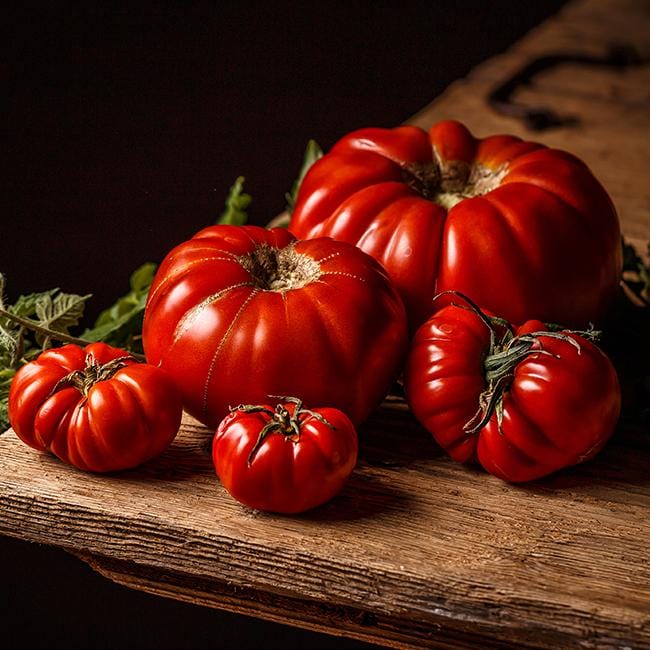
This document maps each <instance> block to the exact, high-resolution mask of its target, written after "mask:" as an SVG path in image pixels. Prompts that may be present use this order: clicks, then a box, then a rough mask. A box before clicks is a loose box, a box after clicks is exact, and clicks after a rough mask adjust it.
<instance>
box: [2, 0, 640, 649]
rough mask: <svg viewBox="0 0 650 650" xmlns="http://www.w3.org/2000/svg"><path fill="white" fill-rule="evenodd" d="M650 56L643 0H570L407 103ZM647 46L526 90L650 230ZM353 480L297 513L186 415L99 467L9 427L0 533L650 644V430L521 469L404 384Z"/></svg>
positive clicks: (454, 618) (420, 637)
mask: <svg viewBox="0 0 650 650" xmlns="http://www.w3.org/2000/svg"><path fill="white" fill-rule="evenodd" d="M610 35H611V36H612V37H615V38H617V39H625V41H626V42H628V43H631V44H633V45H635V46H636V47H637V49H638V50H639V51H640V53H641V54H642V55H643V56H646V57H649V56H650V18H649V16H648V3H647V2H644V1H643V0H638V1H633V0H602V1H593V2H578V3H575V4H570V5H568V6H567V7H566V8H565V10H563V11H562V12H561V14H560V15H559V16H558V17H557V18H554V19H552V20H550V21H548V22H547V23H544V24H543V25H541V26H540V27H539V28H537V29H536V30H534V31H533V32H532V33H530V34H529V35H528V36H527V37H526V38H525V39H524V40H522V41H521V42H520V43H519V44H517V45H516V47H514V48H513V49H512V50H511V51H509V52H507V53H505V54H503V55H502V56H498V57H496V58H494V59H492V60H490V61H488V62H486V63H485V64H484V65H481V66H480V67H479V68H478V69H476V70H475V71H474V72H473V73H472V74H471V75H470V76H469V77H468V78H466V79H463V80H460V81H458V82H457V83H455V84H454V85H452V86H451V87H450V88H449V89H448V90H447V91H446V92H445V93H444V94H443V95H442V96H441V97H440V98H438V99H437V100H436V101H435V102H433V103H432V104H431V105H430V106H428V107H426V108H425V109H424V110H423V111H422V112H420V113H419V114H418V115H416V116H415V117H414V118H413V119H412V120H410V122H412V123H414V124H418V125H420V126H423V127H427V126H429V125H430V124H432V123H433V122H434V121H436V120H439V119H445V118H456V119H460V120H462V121H464V122H466V123H467V124H468V126H469V127H470V128H471V129H472V130H473V131H474V132H475V133H476V134H477V135H479V136H481V135H487V134H490V133H495V132H512V133H516V134H518V135H522V136H525V137H528V138H530V137H531V134H530V133H529V132H527V131H526V130H525V127H524V126H523V125H522V124H520V123H519V122H518V121H516V120H514V119H512V118H508V117H503V116H500V115H498V114H496V113H495V112H493V111H491V110H489V109H488V108H487V107H486V104H485V96H486V94H487V93H488V92H489V91H490V90H491V89H492V88H493V87H494V86H495V84H497V83H499V82H500V81H502V80H503V79H504V78H506V77H508V76H509V75H510V74H511V73H512V72H514V71H515V70H516V69H518V68H519V67H520V66H521V65H522V64H523V63H524V62H526V61H528V60H529V59H530V58H531V57H536V56H540V55H542V54H547V53H549V52H555V51H558V50H579V51H586V52H590V53H595V54H601V53H602V51H603V50H604V48H605V46H606V43H607V41H608V39H609V38H610ZM649 89H650V66H647V65H646V66H637V67H634V68H630V69H629V70H625V71H611V70H606V69H603V68H580V69H576V68H575V67H573V66H570V65H569V66H564V67H561V68H558V69H555V70H552V71H549V72H547V73H545V74H543V75H542V76H540V77H539V78H536V79H535V82H534V84H533V85H531V86H530V87H529V88H526V89H524V90H522V91H521V92H520V93H519V94H518V96H517V99H518V100H521V101H523V102H526V103H543V104H549V103H550V104H552V105H553V106H554V108H556V109H557V110H559V111H560V112H566V113H572V114H575V115H577V116H579V118H580V122H579V123H578V124H577V125H573V126H569V127H565V128H558V129H555V130H549V131H546V132H543V133H541V134H538V135H533V136H532V137H534V138H535V139H539V140H541V141H543V142H545V143H547V144H549V145H551V146H559V147H562V148H566V149H569V150H571V151H572V152H574V153H576V154H577V155H578V156H580V157H582V158H583V159H584V160H585V161H586V162H587V163H588V164H589V165H590V166H591V168H592V169H593V171H594V172H595V173H596V175H597V176H598V177H599V178H600V179H601V181H602V182H603V183H604V185H605V186H606V187H607V189H608V190H609V192H610V193H611V194H612V196H613V198H614V201H615V203H616V205H617V207H618V209H619V212H620V217H621V222H622V227H623V230H624V233H625V235H626V237H627V238H628V239H630V240H631V241H632V242H633V243H635V244H636V245H637V246H639V247H642V246H643V245H644V243H645V241H647V240H648V239H650V190H649V187H650V183H648V178H649V177H650V147H649V146H648V145H649V144H650V135H649V133H650V108H649V107H650V102H649V100H650V90H649ZM361 435H362V452H361V459H360V463H359V466H358V467H357V469H356V470H355V472H354V474H353V476H352V478H351V480H350V481H349V483H348V485H347V487H346V488H345V490H344V492H343V493H342V494H341V495H340V496H339V497H338V498H336V499H335V500H334V501H332V502H331V503H330V504H328V505H326V506H324V507H322V508H320V509H318V510H316V511H313V512H311V513H308V514H306V515H303V516H300V517H282V516H273V515H267V514H261V513H256V512H253V511H250V510H248V509H246V508H244V507H242V506H240V505H238V504H237V503H236V502H234V501H233V500H232V499H230V498H229V497H228V495H227V494H226V493H225V491H224V490H223V488H222V487H221V486H220V484H219V483H218V481H217V479H216V477H215V475H214V471H213V469H212V465H211V461H210V456H209V445H210V441H211V440H210V432H209V431H208V430H206V429H204V428H203V427H202V426H200V425H198V424H197V423H196V422H194V421H192V420H191V419H189V418H186V419H185V420H184V423H183V426H182V429H181V432H180V434H179V436H178V438H177V440H176V441H175V443H174V444H173V445H172V447H171V448H170V449H169V450H168V451H167V452H166V453H165V454H163V456H161V457H160V458H158V459H157V460H154V461H152V462H150V463H148V464H146V465H145V466H143V467H142V468H139V469H137V470H133V471H128V472H123V473H120V474H115V475H110V476H94V475H89V474H85V473H82V472H80V471H77V470H75V469H73V468H70V467H67V466H64V465H63V464H61V463H60V462H58V461H57V460H56V459H54V458H52V457H49V456H47V455H44V454H39V453H36V452H34V451H33V450H31V449H29V448H27V447H26V446H24V445H23V444H22V443H21V442H20V441H19V440H18V439H17V437H16V436H15V434H14V433H13V432H12V431H9V432H7V433H5V434H4V435H2V436H1V437H0V533H1V534H3V535H8V536H12V537H18V538H20V539H24V540H30V541H36V542H41V543H45V544H49V545H54V546H57V547H61V548H64V549H66V550H68V551H70V552H71V553H74V554H75V555H77V556H79V557H80V558H82V559H83V560H85V561H86V562H88V563H89V564H90V565H91V566H92V567H93V568H95V569H96V570H97V571H99V572H100V573H102V574H104V575H105V576H107V577H108V578H110V579H112V580H114V581H116V582H118V583H121V584H124V585H127V586H129V587H133V588H135V589H140V590H144V591H148V592H151V593H154V594H159V595H162V596H168V597H171V598H175V599H179V600H184V601H189V602H193V603H198V604H201V605H205V606H209V607H215V608H221V609H226V610H230V611H234V612H243V613H246V614H250V615H253V616H258V617H262V618H266V619H269V620H273V621H279V622H282V623H287V624H292V625H297V626H302V627H306V628H311V629H314V630H320V631H323V632H328V633H330V634H335V635H342V636H349V637H354V638H358V639H364V640H369V641H374V642H376V643H379V644H383V645H386V646H392V647H450V648H451V647H453V648H458V647H465V646H468V647H482V648H491V647H505V646H509V645H510V646H512V645H514V646H517V647H569V646H581V647H617V648H625V647H629V648H642V647H650V565H649V552H650V551H649V549H650V524H649V520H650V470H649V468H650V449H649V445H648V437H647V432H644V431H641V430H637V429H635V428H634V427H629V426H626V425H623V424H622V425H621V426H620V427H619V430H618V431H617V433H616V436H615V438H614V439H613V440H612V442H611V443H610V444H609V445H608V447H607V448H606V449H605V450H604V451H603V453H602V454H601V455H600V456H599V457H598V458H597V459H596V460H595V461H594V462H591V463H589V464H586V465H584V466H581V467H579V468H575V469H572V470H570V471H566V472H562V473H559V474H557V475H555V476H553V477H550V478H547V479H545V480H541V481H537V482H535V483H534V484H531V485H527V486H520V487H516V486H510V485H507V484H505V483H502V482H501V481H499V480H497V479H495V478H493V477H491V476H489V475H486V474H484V473H482V472H480V471H478V470H476V469H471V468H467V467H463V466H460V465H457V464H455V463H453V462H451V461H450V460H449V459H448V458H446V457H445V456H444V455H443V454H442V453H441V452H440V450H439V449H438V448H437V447H436V445H435V444H434V443H433V441H432V440H431V438H430V436H429V435H428V434H427V433H426V432H424V431H423V430H422V429H421V428H420V427H419V426H418V425H417V423H416V422H415V421H414V419H413V418H412V416H411V415H410V414H409V413H408V412H407V411H406V409H405V408H404V406H403V405H402V404H400V403H399V402H386V403H385V404H384V405H383V406H382V408H381V409H380V410H379V411H378V412H377V413H376V414H375V415H374V416H373V417H372V419H371V420H370V421H369V422H368V423H367V425H366V426H364V428H363V430H362V432H361Z"/></svg>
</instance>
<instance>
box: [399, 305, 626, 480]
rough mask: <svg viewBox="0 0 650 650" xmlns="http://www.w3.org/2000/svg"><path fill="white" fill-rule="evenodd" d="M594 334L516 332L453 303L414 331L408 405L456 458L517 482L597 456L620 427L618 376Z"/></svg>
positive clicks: (526, 327) (534, 327)
mask: <svg viewBox="0 0 650 650" xmlns="http://www.w3.org/2000/svg"><path fill="white" fill-rule="evenodd" d="M591 337H592V333H591V332H575V331H570V330H562V331H552V330H549V329H548V327H547V326H546V325H544V324H543V323H541V322H540V321H528V322H526V323H524V324H523V325H522V326H520V327H511V326H507V325H506V324H505V321H503V320H501V319H494V318H490V317H489V316H487V315H486V314H485V313H484V312H482V311H480V310H478V309H477V308H474V307H472V308H467V306H465V305H462V306H461V305H457V304H450V305H447V306H445V307H443V308H442V309H441V310H440V311H438V312H436V313H435V314H434V315H433V316H432V317H431V318H430V319H429V320H427V322H426V323H424V324H423V325H422V326H421V327H420V328H419V329H418V331H417V332H416V334H415V337H414V341H413V346H412V349H411V352H410V354H409V358H408V361H407V364H406V370H405V374H404V379H405V389H406V395H407V400H408V403H409V406H410V408H411V410H412V412H413V413H414V415H415V416H416V418H417V419H418V420H419V421H420V422H421V424H422V425H423V426H424V427H425V428H426V429H428V430H429V431H430V432H431V433H432V434H433V437H434V438H435V439H436V441H437V442H438V443H439V444H440V446H441V447H442V448H443V449H445V450H446V451H447V452H448V453H449V455H450V456H451V457H452V458H454V459H455V460H458V461H461V462H467V461H478V462H479V463H480V464H481V465H482V466H483V467H484V468H485V469H486V470H488V471H489V472H491V473H492V474H494V475H496V476H498V477H499V478H502V479H504V480H506V481H510V482H520V481H528V480H532V479H535V478H539V477H541V476H545V475H547V474H550V473H552V472H554V471H556V470H559V469H561V468H563V467H568V466H570V465H575V464H576V463H579V462H581V461H584V460H588V459H590V458H592V457H593V456H595V455H596V454H597V453H598V451H599V450H600V449H601V448H602V447H603V445H604V444H605V442H606V441H607V440H608V438H609V437H610V436H611V434H612V433H613V431H614V428H615V426H616V423H617V420H618V416H619V412H620V406H621V395H620V389H619V384H618V378H617V375H616V371H615V369H614V367H613V365H612V363H611V362H610V360H609V359H608V358H607V356H606V355H605V354H604V353H603V352H602V351H601V350H600V348H599V347H597V346H596V345H595V344H594V343H593V342H592V340H590V339H591Z"/></svg>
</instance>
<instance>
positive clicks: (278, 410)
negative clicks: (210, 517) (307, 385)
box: [212, 397, 358, 514]
mask: <svg viewBox="0 0 650 650" xmlns="http://www.w3.org/2000/svg"><path fill="white" fill-rule="evenodd" d="M278 399H280V400H281V401H280V402H279V403H278V405H277V406H276V407H275V408H274V407H272V406H270V405H268V404H264V405H259V406H258V405H240V406H238V407H237V408H234V409H232V410H231V412H230V414H229V415H227V416H226V417H225V418H224V419H223V420H222V422H221V424H220V425H219V428H218V429H217V432H216V434H215V437H214V441H213V445H212V459H213V461H214V467H215V470H216V472H217V476H218V477H219V479H220V480H221V483H222V484H223V486H224V487H225V488H226V490H227V491H228V492H229V493H230V495H231V496H232V497H233V498H235V499H237V501H239V502H240V503H243V504H244V505H246V506H249V507H250V508H255V509H256V510H265V511H268V512H280V513H286V514H289V513H298V512H304V511H305V510H309V509H310V508H314V507H316V506H318V505H321V504H322V503H325V502H326V501H329V500H330V499H331V498H332V497H334V496H335V495H336V494H338V492H340V490H341V488H342V487H343V484H344V483H345V481H346V480H347V478H348V476H349V475H350V474H351V472H352V470H353V469H354V466H355V464H356V462H357V452H358V442H357V433H356V430H355V428H354V425H353V424H352V422H351V421H350V419H349V418H348V417H347V415H345V413H343V412H342V411H340V410H338V409H335V408H317V409H314V410H309V409H306V408H303V406H302V402H301V401H300V400H299V399H296V398H293V397H281V398H278Z"/></svg>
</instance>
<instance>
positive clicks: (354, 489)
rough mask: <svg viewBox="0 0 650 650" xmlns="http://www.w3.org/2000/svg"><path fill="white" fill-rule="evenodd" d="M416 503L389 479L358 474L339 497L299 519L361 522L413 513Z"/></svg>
mask: <svg viewBox="0 0 650 650" xmlns="http://www.w3.org/2000/svg"><path fill="white" fill-rule="evenodd" d="M414 502H415V497H414V496H413V495H412V494H409V492H407V491H405V490H402V489H400V488H399V487H396V486H395V485H392V484H390V482H389V481H388V480H387V478H386V477H385V476H375V475H373V474H369V473H366V472H365V471H355V472H353V474H352V476H350V478H349V479H348V481H347V483H346V485H345V487H344V488H343V490H342V491H341V492H340V493H339V494H338V495H337V496H335V497H334V498H333V499H331V500H330V501H328V502H327V503H325V504H323V505H322V506H319V507H317V508H314V509H313V510H308V511H307V512H304V513H302V514H300V515H298V516H299V517H300V518H301V519H303V520H305V521H313V522H337V521H358V520H362V519H373V518H376V517H378V516H379V515H381V516H386V515H389V514H390V513H391V512H395V513H396V514H398V515H399V514H400V513H404V512H405V511H408V510H410V509H411V508H412V506H413V504H414Z"/></svg>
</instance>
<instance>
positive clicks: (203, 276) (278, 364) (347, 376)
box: [143, 226, 407, 427]
mask: <svg viewBox="0 0 650 650" xmlns="http://www.w3.org/2000/svg"><path fill="white" fill-rule="evenodd" d="M406 336H407V326H406V314H405V311H404V306H403V304H402V301H401V299H400V297H399V294H398V293H397V291H396V289H395V288H394V286H393V285H392V283H391V282H390V280H389V278H388V276H387V274H386V272H385V271H384V269H382V268H381V266H380V265H379V264H377V262H376V261H375V260H373V259H372V257H370V256H369V255H366V254H365V253H364V252H363V251H361V250H360V249H358V248H356V247H355V246H352V245H351V244H347V243H344V242H338V241H334V240H333V239H330V238H320V239H313V240H310V241H296V239H295V238H294V236H293V235H291V234H290V233H289V232H288V231H287V230H285V229H283V228H276V229H273V230H266V229H264V228H260V227H258V226H213V227H210V228H206V229H204V230H202V231H201V232H199V233H198V234H197V235H195V236H194V237H193V238H192V239H190V240H189V241H186V242H184V243H182V244H180V245H179V246H177V247H176V248H175V249H174V250H172V251H171V252H170V253H169V254H168V255H167V257H166V258H165V259H164V260H163V262H162V264H161V265H160V267H159V269H158V272H157V274H156V277H155V278H154V282H153V285H152V287H151V291H150V294H149V299H148V303H147V308H146V311H145V317H144V327H143V342H144V349H145V353H146V356H147V359H148V361H149V362H150V363H154V364H160V365H161V366H162V367H163V368H165V369H167V370H168V371H169V373H170V375H172V376H173V377H174V378H175V380H176V382H177V385H178V387H179V389H180V390H181V392H182V393H183V396H184V401H185V408H186V410H187V411H188V412H190V413H191V414H192V415H194V416H195V417H196V418H198V419H199V420H201V421H202V422H204V423H206V424H208V425H209V426H211V427H216V425H217V424H218V422H219V421H220V420H221V419H222V418H223V417H224V416H225V415H226V414H227V413H228V409H229V407H231V406H234V405H236V404H240V403H249V404H263V403H265V402H266V401H267V400H268V396H269V395H296V396H299V397H300V398H301V399H302V400H304V401H305V403H307V404H322V405H324V406H325V405H326V406H332V407H336V408H339V409H341V410H342V411H344V412H345V413H346V414H347V415H348V416H349V417H350V418H351V419H352V420H353V421H354V422H355V423H359V422H360V421H362V420H364V419H365V418H366V416H367V415H368V414H369V413H370V411H371V410H373V409H374V408H375V407H376V406H377V405H378V403H379V402H380V401H381V399H382V398H383V397H384V395H385V393H386V391H387V389H388V388H389V386H390V384H391V382H392V380H393V379H394V377H395V375H396V372H397V370H398V367H399V365H400V364H401V363H402V361H403V356H404V354H405V351H406V350H405V348H406Z"/></svg>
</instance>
